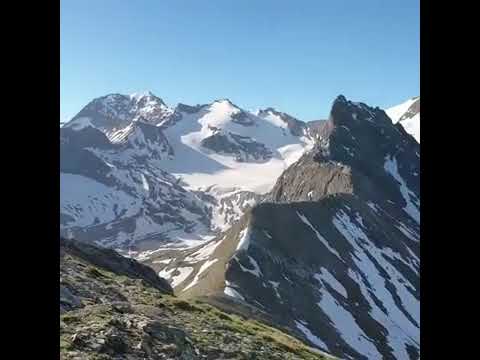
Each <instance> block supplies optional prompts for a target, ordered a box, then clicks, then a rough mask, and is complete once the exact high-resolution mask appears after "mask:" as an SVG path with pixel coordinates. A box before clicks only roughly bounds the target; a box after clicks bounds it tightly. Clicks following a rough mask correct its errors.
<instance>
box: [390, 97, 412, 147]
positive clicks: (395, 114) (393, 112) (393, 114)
mask: <svg viewBox="0 0 480 360" xmlns="http://www.w3.org/2000/svg"><path fill="white" fill-rule="evenodd" d="M415 101H416V99H409V100H407V101H405V102H403V103H401V104H399V105H396V106H393V107H391V108H389V109H387V110H385V112H386V113H387V115H388V117H389V118H390V119H392V122H393V123H394V124H395V123H397V122H399V120H400V118H401V117H402V116H403V114H405V113H406V112H407V111H408V109H409V108H410V106H412V104H413V103H414V102H415ZM400 124H401V125H402V126H403V128H404V129H405V131H406V132H407V133H409V134H411V135H412V136H413V137H414V138H415V140H417V141H418V143H420V113H418V114H416V115H415V116H413V117H411V118H409V119H405V120H402V121H400Z"/></svg>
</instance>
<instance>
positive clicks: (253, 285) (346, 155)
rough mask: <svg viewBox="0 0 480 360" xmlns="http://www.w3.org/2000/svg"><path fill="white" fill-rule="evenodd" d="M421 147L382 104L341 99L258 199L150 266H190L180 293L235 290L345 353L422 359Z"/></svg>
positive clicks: (283, 323)
mask: <svg viewBox="0 0 480 360" xmlns="http://www.w3.org/2000/svg"><path fill="white" fill-rule="evenodd" d="M419 154H420V146H419V144H418V143H417V142H416V141H415V140H414V139H413V138H412V137H411V136H410V135H409V134H407V133H406V132H405V131H404V130H403V128H402V127H401V126H400V125H393V124H392V122H391V120H390V119H389V118H388V117H387V116H386V114H385V113H384V112H383V111H382V110H380V109H378V108H371V107H369V106H367V105H365V104H362V103H354V102H351V101H348V100H346V99H345V98H344V97H343V96H339V97H338V98H337V99H336V100H335V102H334V104H333V106H332V111H331V116H330V118H329V120H328V122H327V123H325V125H324V126H322V128H321V132H320V139H319V142H318V144H317V145H316V147H315V148H314V149H313V150H312V151H310V152H309V153H307V154H305V155H303V156H302V157H301V159H300V160H299V161H298V162H297V163H295V164H293V165H291V166H290V167H289V168H288V169H287V170H286V171H285V172H284V173H283V174H282V176H281V177H280V178H279V179H278V181H277V183H276V185H275V187H274V188H273V190H272V192H271V193H270V194H268V195H267V197H266V198H265V199H263V202H261V203H260V204H258V205H256V206H254V207H253V209H252V210H251V211H249V212H247V214H245V215H244V216H243V217H242V218H241V219H240V220H239V221H238V222H237V223H235V224H234V225H233V226H232V227H231V228H230V229H229V230H227V231H226V232H225V233H223V234H221V235H219V236H218V237H217V238H216V239H214V240H212V241H211V242H209V243H208V244H206V245H202V246H200V247H198V248H196V249H192V250H188V251H187V252H182V251H173V252H166V253H165V254H159V255H158V257H157V260H161V259H167V258H168V259H172V260H170V263H169V264H168V265H161V263H160V262H158V261H157V262H156V261H155V260H152V266H154V267H155V268H156V269H157V270H162V269H175V268H187V267H191V268H193V269H194V270H193V271H192V272H191V273H190V274H189V275H188V276H187V277H186V278H185V279H184V281H183V282H182V283H181V284H180V285H178V286H177V287H176V288H175V291H176V292H177V293H178V294H179V295H180V296H183V297H186V298H189V297H192V296H193V297H194V296H200V295H208V296H217V297H218V296H225V295H226V294H227V295H229V296H234V297H235V298H237V301H240V302H246V303H248V304H249V305H251V306H254V307H257V308H258V309H260V310H261V311H263V312H265V313H267V314H268V315H269V316H270V317H271V318H272V319H274V321H275V322H276V323H277V324H279V326H285V327H288V328H290V329H291V331H292V332H296V333H297V334H299V335H301V336H304V338H305V340H306V341H309V342H310V343H311V344H312V345H315V346H318V347H319V348H321V349H324V350H327V351H330V352H331V353H333V354H335V355H337V356H340V357H342V358H349V359H372V358H385V359H418V358H419V349H420V345H419V301H420V281H419V280H420V275H419V268H420V219H419V214H420V187H419V174H420V156H419ZM205 254H207V256H205ZM154 263H155V264H154ZM169 271H172V270H169ZM352 329H353V330H352ZM352 331H354V334H355V335H352V334H351V332H352ZM312 339H313V340H312Z"/></svg>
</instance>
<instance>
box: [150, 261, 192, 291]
mask: <svg viewBox="0 0 480 360" xmlns="http://www.w3.org/2000/svg"><path fill="white" fill-rule="evenodd" d="M175 270H177V271H178V272H179V273H180V274H178V275H174V276H172V273H173V272H175ZM192 271H193V268H192V267H188V266H187V267H179V268H173V269H170V270H162V271H160V272H159V273H158V276H160V277H163V278H165V279H167V280H170V285H171V286H172V288H175V287H176V286H178V285H180V284H181V283H182V282H183V281H185V279H186V278H187V277H188V276H189V275H190V274H191V273H192Z"/></svg>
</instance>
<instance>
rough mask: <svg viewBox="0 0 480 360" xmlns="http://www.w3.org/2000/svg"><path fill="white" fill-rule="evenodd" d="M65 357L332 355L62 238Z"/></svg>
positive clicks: (62, 346)
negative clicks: (175, 292)
mask: <svg viewBox="0 0 480 360" xmlns="http://www.w3.org/2000/svg"><path fill="white" fill-rule="evenodd" d="M60 312H61V315H60V357H61V359H122V360H127V359H130V360H136V359H138V360H140V359H183V360H187V359H191V360H194V359H226V358H236V359H252V358H258V359H311V360H314V359H330V358H331V357H330V356H328V355H326V354H323V353H321V352H318V351H316V350H314V349H312V348H309V347H308V346H305V345H304V344H303V343H301V342H300V341H299V340H297V339H295V338H293V337H291V336H289V335H287V334H286V333H284V332H282V331H280V330H277V329H274V328H272V327H270V326H268V325H266V324H264V323H261V322H259V321H255V320H252V319H251V317H250V318H248V319H247V318H246V317H245V315H242V314H243V312H242V311H238V310H237V311H236V312H235V313H230V314H229V313H226V312H224V311H222V310H219V309H217V308H215V307H212V306H210V305H208V304H206V303H205V302H202V301H195V302H189V301H183V300H179V299H176V298H174V297H173V296H171V288H170V287H169V285H168V284H166V282H165V281H164V280H163V279H161V278H158V277H157V276H156V274H155V273H154V272H153V271H152V270H151V269H150V268H148V267H146V266H144V265H141V264H139V263H137V262H136V261H135V260H132V259H126V258H123V257H122V256H120V255H118V254H116V253H115V252H114V251H111V250H105V249H100V248H98V247H96V246H93V245H88V244H85V243H79V242H76V241H65V240H61V241H60Z"/></svg>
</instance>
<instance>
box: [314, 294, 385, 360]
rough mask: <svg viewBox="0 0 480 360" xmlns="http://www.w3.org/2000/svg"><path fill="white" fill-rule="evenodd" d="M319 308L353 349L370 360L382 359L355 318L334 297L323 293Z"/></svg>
mask: <svg viewBox="0 0 480 360" xmlns="http://www.w3.org/2000/svg"><path fill="white" fill-rule="evenodd" d="M318 306H319V307H320V308H321V309H322V311H323V312H324V313H325V314H326V315H327V316H328V317H329V318H330V319H331V320H332V322H333V324H334V326H335V328H336V329H337V330H338V333H339V334H340V336H341V337H342V339H343V340H345V342H347V343H348V344H349V345H350V346H351V347H352V348H354V349H355V350H356V351H358V352H359V353H360V354H362V355H365V356H366V357H367V358H368V359H381V358H382V355H381V354H380V353H379V352H378V350H377V348H376V347H375V345H374V343H373V341H372V340H371V339H370V338H368V337H367V335H366V334H365V333H364V332H363V330H362V329H361V328H360V326H358V324H357V322H356V320H355V318H354V317H353V316H352V315H351V314H350V313H349V312H348V311H347V310H345V309H344V308H343V306H342V305H340V304H339V303H338V302H337V301H336V300H335V299H334V298H333V296H332V295H330V294H329V293H328V292H323V293H322V299H321V300H320V302H319V303H318Z"/></svg>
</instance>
